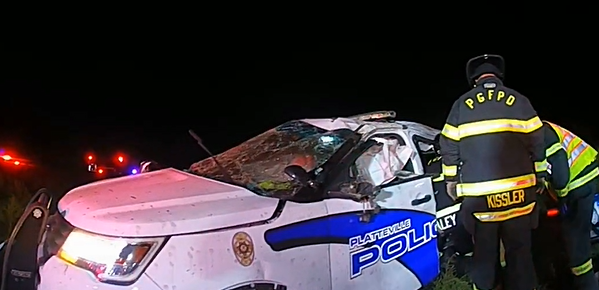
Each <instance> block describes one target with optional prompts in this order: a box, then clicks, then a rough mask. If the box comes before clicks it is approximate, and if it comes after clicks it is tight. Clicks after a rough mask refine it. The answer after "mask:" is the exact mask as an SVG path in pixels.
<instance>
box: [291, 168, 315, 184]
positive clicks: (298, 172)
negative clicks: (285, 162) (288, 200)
mask: <svg viewBox="0 0 599 290" xmlns="http://www.w3.org/2000/svg"><path fill="white" fill-rule="evenodd" d="M284 172H285V174H287V176H289V178H291V179H292V180H293V181H296V182H297V183H299V184H301V185H303V186H310V187H314V181H313V180H312V179H311V178H310V175H309V174H308V172H306V170H305V169H304V168H302V167H301V166H298V165H289V166H287V167H285V170H284Z"/></svg>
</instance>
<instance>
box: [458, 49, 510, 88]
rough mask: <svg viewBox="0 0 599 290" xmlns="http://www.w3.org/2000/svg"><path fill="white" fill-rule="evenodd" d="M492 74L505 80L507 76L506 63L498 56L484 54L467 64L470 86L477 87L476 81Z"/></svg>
mask: <svg viewBox="0 0 599 290" xmlns="http://www.w3.org/2000/svg"><path fill="white" fill-rule="evenodd" d="M487 73H491V74H494V75H496V76H497V77H498V78H499V79H500V80H503V78H504V75H505V61H504V60H503V57H502V56H501V55H498V54H483V55H479V56H477V57H474V58H471V59H470V60H469V61H468V63H466V76H467V77H468V83H469V84H470V86H475V85H476V79H478V78H479V77H480V76H481V75H483V74H487Z"/></svg>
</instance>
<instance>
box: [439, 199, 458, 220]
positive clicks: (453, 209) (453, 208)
mask: <svg viewBox="0 0 599 290" xmlns="http://www.w3.org/2000/svg"><path fill="white" fill-rule="evenodd" d="M460 207H462V203H456V204H454V205H452V206H450V207H446V208H444V209H442V210H439V211H437V214H436V217H437V218H440V217H444V216H446V215H450V214H452V213H456V212H458V211H459V210H460Z"/></svg>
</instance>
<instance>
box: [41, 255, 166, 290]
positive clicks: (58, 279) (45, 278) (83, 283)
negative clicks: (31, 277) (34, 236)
mask: <svg viewBox="0 0 599 290" xmlns="http://www.w3.org/2000/svg"><path fill="white" fill-rule="evenodd" d="M39 272H40V280H41V281H40V284H39V286H38V287H37V289H38V290H87V289H90V290H92V289H93V290H163V289H162V288H161V287H159V286H158V285H156V284H155V283H154V282H153V281H152V280H151V279H150V278H149V277H148V276H147V275H146V274H142V275H141V277H140V278H139V279H138V280H137V281H136V282H135V283H134V284H132V285H129V286H117V285H111V284H106V283H101V282H98V281H97V280H96V279H95V278H94V277H93V275H91V274H90V273H89V272H88V271H86V270H83V269H80V268H78V267H75V266H73V265H70V264H67V263H65V262H63V261H62V260H60V259H58V258H57V257H56V256H53V257H52V258H50V259H49V260H48V261H47V262H46V263H45V264H44V266H42V267H40V269H39ZM165 289H168V288H165Z"/></svg>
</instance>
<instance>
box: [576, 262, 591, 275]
mask: <svg viewBox="0 0 599 290" xmlns="http://www.w3.org/2000/svg"><path fill="white" fill-rule="evenodd" d="M571 270H572V274H574V275H576V276H580V275H582V274H584V273H586V272H588V271H591V270H593V260H592V259H589V260H588V261H586V262H584V263H583V264H582V265H580V266H577V267H572V269H571Z"/></svg>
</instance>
